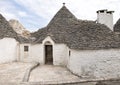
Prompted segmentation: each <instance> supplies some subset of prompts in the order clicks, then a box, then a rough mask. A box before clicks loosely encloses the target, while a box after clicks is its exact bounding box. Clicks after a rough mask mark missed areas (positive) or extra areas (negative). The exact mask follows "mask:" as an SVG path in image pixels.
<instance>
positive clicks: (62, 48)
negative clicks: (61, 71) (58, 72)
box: [53, 44, 69, 66]
mask: <svg viewBox="0 0 120 85" xmlns="http://www.w3.org/2000/svg"><path fill="white" fill-rule="evenodd" d="M53 54H54V55H53V56H54V65H62V66H67V64H68V57H69V49H68V47H67V46H66V45H65V44H55V45H54V52H53Z"/></svg>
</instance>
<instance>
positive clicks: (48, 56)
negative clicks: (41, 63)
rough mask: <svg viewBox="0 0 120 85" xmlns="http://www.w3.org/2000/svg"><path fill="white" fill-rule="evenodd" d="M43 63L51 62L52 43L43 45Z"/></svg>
mask: <svg viewBox="0 0 120 85" xmlns="http://www.w3.org/2000/svg"><path fill="white" fill-rule="evenodd" d="M45 64H53V48H52V45H45Z"/></svg>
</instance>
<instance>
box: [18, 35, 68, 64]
mask: <svg viewBox="0 0 120 85" xmlns="http://www.w3.org/2000/svg"><path fill="white" fill-rule="evenodd" d="M48 41H49V42H50V44H51V45H52V46H53V64H54V65H63V66H65V65H67V62H68V54H69V50H68V47H67V46H66V45H65V44H55V43H54V41H53V40H52V39H51V38H50V37H49V36H48V37H46V38H45V39H44V40H43V42H42V43H41V44H36V45H32V44H31V45H30V44H21V45H20V60H21V61H25V62H40V64H45V48H44V47H45V44H46V42H48ZM24 46H29V51H28V52H24Z"/></svg>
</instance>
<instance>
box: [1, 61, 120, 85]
mask: <svg viewBox="0 0 120 85" xmlns="http://www.w3.org/2000/svg"><path fill="white" fill-rule="evenodd" d="M33 65H34V64H33V63H20V62H17V63H8V64H1V65H0V85H45V84H49V85H53V84H54V85H58V84H59V85H120V80H117V81H103V82H98V83H97V84H96V82H85V83H80V82H81V81H84V80H82V79H80V78H79V77H77V76H75V75H73V74H72V73H71V72H69V71H68V70H67V69H66V68H64V67H60V66H52V65H44V66H38V67H37V68H35V69H34V70H33V71H32V72H31V74H30V77H29V82H22V80H23V78H24V76H25V73H26V70H27V69H28V68H30V67H32V66H33ZM66 83H67V84H66Z"/></svg>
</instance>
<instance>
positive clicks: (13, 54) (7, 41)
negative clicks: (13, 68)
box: [0, 38, 19, 63]
mask: <svg viewBox="0 0 120 85" xmlns="http://www.w3.org/2000/svg"><path fill="white" fill-rule="evenodd" d="M18 47H19V43H18V42H17V41H16V40H15V39H13V38H3V39H1V40H0V63H7V62H12V61H17V57H18V54H17V53H18Z"/></svg>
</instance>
